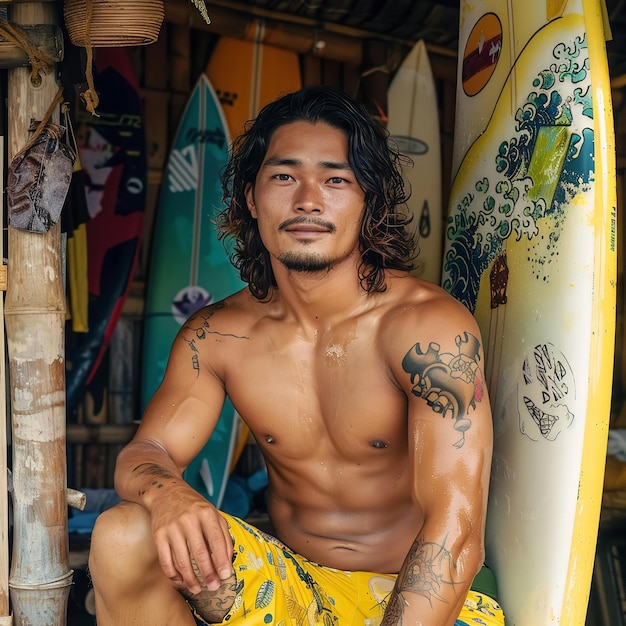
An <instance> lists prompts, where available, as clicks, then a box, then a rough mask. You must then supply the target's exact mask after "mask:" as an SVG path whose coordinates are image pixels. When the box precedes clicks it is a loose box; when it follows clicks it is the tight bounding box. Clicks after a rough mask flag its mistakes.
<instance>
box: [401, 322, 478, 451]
mask: <svg viewBox="0 0 626 626" xmlns="http://www.w3.org/2000/svg"><path fill="white" fill-rule="evenodd" d="M456 345H457V348H458V354H452V353H449V352H440V351H439V350H440V346H439V344H437V343H430V344H429V346H428V350H427V351H426V352H422V348H421V346H420V344H419V343H416V344H415V345H414V346H413V347H412V348H411V349H410V350H409V351H408V352H407V353H406V355H405V356H404V359H403V360H402V369H403V370H404V371H405V372H406V373H407V374H410V376H411V384H412V385H413V388H412V390H411V392H412V393H413V395H415V396H417V397H419V398H424V400H426V402H427V404H428V406H430V407H431V408H432V410H433V411H434V412H435V413H439V414H441V416H442V417H444V418H445V417H450V418H452V419H453V420H454V429H455V430H457V431H458V432H460V433H461V439H460V440H459V441H457V442H456V443H455V444H454V445H455V446H456V447H457V448H460V447H461V446H462V445H463V444H464V443H465V431H466V430H469V428H470V427H471V425H472V421H471V420H470V419H469V418H468V417H467V413H468V412H469V411H470V410H471V409H475V408H476V403H477V402H480V401H481V400H482V399H483V397H484V396H485V382H484V379H483V377H482V374H481V371H480V367H479V365H478V361H479V359H480V356H479V351H480V342H479V341H478V339H477V338H476V337H474V335H471V334H469V333H463V336H461V335H458V336H457V337H456Z"/></svg>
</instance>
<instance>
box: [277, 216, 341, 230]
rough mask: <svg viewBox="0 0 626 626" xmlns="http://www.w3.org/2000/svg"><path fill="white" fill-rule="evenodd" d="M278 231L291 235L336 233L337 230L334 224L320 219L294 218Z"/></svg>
mask: <svg viewBox="0 0 626 626" xmlns="http://www.w3.org/2000/svg"><path fill="white" fill-rule="evenodd" d="M278 230H279V231H286V232H290V233H334V232H335V230H337V228H336V226H335V225H334V224H333V223H332V222H327V221H325V220H321V219H319V218H311V217H292V218H291V219H288V220H285V221H284V222H282V223H281V224H280V225H279V226H278Z"/></svg>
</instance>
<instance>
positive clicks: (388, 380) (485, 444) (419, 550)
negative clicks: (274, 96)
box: [90, 87, 503, 626]
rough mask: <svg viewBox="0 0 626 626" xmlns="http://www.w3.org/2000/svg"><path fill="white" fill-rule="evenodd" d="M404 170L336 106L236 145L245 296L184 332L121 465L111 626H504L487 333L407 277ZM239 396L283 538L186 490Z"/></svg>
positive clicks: (235, 225)
mask: <svg viewBox="0 0 626 626" xmlns="http://www.w3.org/2000/svg"><path fill="white" fill-rule="evenodd" d="M399 167H400V159H399V156H398V154H397V152H396V151H395V150H394V148H393V147H392V145H390V144H388V142H387V138H386V133H385V132H384V131H383V130H382V129H381V128H379V126H378V125H377V124H376V123H375V122H373V121H372V120H370V118H369V117H368V115H367V112H366V110H365V108H364V107H363V106H362V105H361V104H360V103H359V102H357V101H355V100H353V99H352V98H350V97H348V96H347V95H346V94H344V93H343V92H341V91H339V90H334V89H329V88H325V87H310V88H305V89H303V90H301V91H299V92H296V93H295V94H290V95H287V96H285V97H283V98H281V99H279V100H278V101H276V102H275V103H272V104H270V105H269V106H267V107H266V108H265V109H264V110H263V111H262V112H261V113H260V114H259V116H258V117H257V119H256V121H255V123H254V124H252V125H250V126H249V127H248V129H247V131H246V133H244V135H243V136H242V137H240V138H239V139H238V140H237V141H236V142H235V144H234V146H233V149H232V152H231V160H230V162H229V166H228V168H227V171H226V172H225V175H224V179H223V182H224V189H225V201H226V209H225V211H224V212H223V213H222V214H221V216H220V220H219V227H220V232H221V234H222V236H231V237H234V238H235V243H236V250H235V255H234V262H235V264H236V265H237V267H238V268H239V271H240V272H241V276H242V278H243V279H244V280H245V281H246V282H247V283H248V284H249V287H248V288H246V289H244V290H242V291H240V292H238V293H236V294H234V295H233V296H231V297H229V298H227V299H226V300H224V301H222V302H219V303H217V304H213V305H210V306H208V307H206V308H204V309H202V310H201V311H199V312H198V313H196V314H194V315H193V316H192V317H191V318H190V319H189V321H188V322H187V323H186V324H185V325H184V326H183V328H182V329H181V331H180V332H179V334H178V336H177V338H176V340H175V341H174V344H173V347H172V351H171V356H170V360H169V363H168V367H167V372H166V374H165V378H164V380H163V383H162V384H161V386H160V388H159V389H158V391H157V392H156V394H155V395H154V398H153V399H152V401H151V403H150V405H149V406H148V408H147V410H146V413H145V416H144V418H143V420H142V422H141V425H140V427H139V429H138V431H137V434H136V435H135V437H134V438H133V440H132V441H131V442H130V443H129V444H128V445H127V446H126V447H125V448H124V450H123V451H122V452H121V454H120V455H119V459H118V462H117V467H116V472H115V487H116V489H117V491H118V493H119V495H120V496H121V497H122V499H123V500H124V502H122V503H121V504H120V505H118V506H116V507H114V508H113V509H110V510H108V511H106V512H105V513H103V514H102V515H101V516H100V517H99V519H98V522H97V524H96V527H95V529H94V533H93V537H92V545H91V556H90V571H91V575H92V578H93V583H94V588H95V592H96V607H97V621H98V626H110V625H117V626H119V625H125V624H138V625H139V624H145V625H149V626H160V625H161V626H166V625H167V626H185V625H189V626H191V625H193V624H194V623H195V621H194V614H195V617H196V618H197V619H199V620H201V621H202V622H204V623H227V624H239V623H242V622H244V621H245V620H248V621H246V623H249V624H252V625H255V624H277V625H287V624H307V625H308V624H323V625H331V624H335V625H337V626H351V625H359V626H374V625H378V624H383V625H385V626H390V625H394V626H395V625H403V626H406V625H411V626H415V625H420V626H449V625H452V624H455V621H456V620H457V618H458V619H459V621H458V622H456V623H457V624H464V623H466V622H465V621H461V620H468V622H469V619H470V618H471V617H472V616H474V617H480V618H481V620H482V622H479V623H483V624H489V625H496V624H498V625H501V624H503V617H502V613H501V610H500V608H499V607H498V605H497V604H496V602H495V601H494V600H493V599H492V598H490V597H488V595H485V594H484V593H481V590H479V591H477V592H475V591H469V590H470V585H472V581H473V579H474V577H475V575H476V574H477V573H478V572H479V570H481V566H482V564H483V556H484V555H483V552H484V548H483V537H484V527H485V511H486V503H487V492H488V483H489V469H490V462H491V450H492V423H491V412H490V408H489V401H488V398H487V391H486V389H485V383H484V378H483V372H482V364H483V351H482V347H481V342H480V334H479V330H478V328H477V325H476V323H475V321H474V318H473V317H472V315H471V314H470V313H469V312H468V311H467V310H466V309H465V308H464V307H463V306H462V305H461V304H459V303H458V302H457V301H456V300H454V299H453V298H452V297H450V296H449V295H447V294H446V293H445V292H444V291H443V290H441V289H440V288H439V287H437V286H435V285H433V284H430V283H426V282H424V281H420V280H417V279H415V278H412V277H410V276H409V274H408V273H407V270H408V269H410V267H411V263H412V260H413V257H414V249H415V243H414V241H413V237H412V235H411V234H410V233H411V231H410V227H409V225H408V219H407V213H406V205H405V201H406V197H405V191H404V187H403V184H402V177H401V174H400V169H399ZM172 262H176V260H175V259H172ZM226 396H228V397H229V398H230V400H231V401H232V403H233V404H234V406H235V407H236V409H237V411H238V412H239V414H240V415H241V416H242V418H243V419H244V420H245V422H246V423H247V425H248V426H249V427H250V430H251V432H252V434H253V435H254V437H255V439H256V441H257V443H258V445H259V448H260V450H261V452H262V453H263V456H264V458H265V462H266V465H267V471H268V479H269V490H268V502H267V506H268V512H269V516H270V519H271V522H272V525H273V529H274V531H275V536H276V537H275V538H273V537H269V536H267V535H264V534H263V533H261V532H260V531H258V530H257V529H254V528H252V527H250V526H249V525H247V524H246V523H245V522H243V521H241V520H237V519H236V518H233V517H231V516H228V515H226V514H224V513H222V512H220V511H218V510H216V508H215V507H214V506H212V505H211V504H210V503H209V502H207V501H206V500H205V499H204V498H203V497H202V496H201V495H199V494H198V493H197V492H195V491H194V490H193V489H192V488H191V487H190V486H189V485H188V484H187V483H186V482H185V481H184V480H183V478H182V473H183V470H184V469H185V467H186V466H187V465H188V464H189V463H190V461H191V460H192V459H193V458H194V457H195V456H196V455H197V454H198V453H199V452H200V450H201V448H202V447H203V445H204V443H205V442H206V441H207V439H208V438H209V437H210V435H211V433H212V432H213V429H214V428H215V425H216V422H217V420H218V418H219V415H220V410H221V408H222V405H223V403H224V400H225V397H226ZM482 591H484V589H483V590H482ZM459 615H460V616H459ZM222 620H223V622H222ZM472 623H474V622H472Z"/></svg>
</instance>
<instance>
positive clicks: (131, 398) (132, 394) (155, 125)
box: [68, 0, 626, 487]
mask: <svg viewBox="0 0 626 626" xmlns="http://www.w3.org/2000/svg"><path fill="white" fill-rule="evenodd" d="M187 5H189V3H188V2H186V1H182V0H168V2H167V4H166V21H165V22H164V24H163V27H162V29H161V32H160V36H159V39H158V41H157V42H156V43H154V44H151V45H149V46H145V47H137V48H133V49H131V52H132V58H133V62H134V66H135V70H136V74H137V76H138V78H139V82H140V85H141V92H142V96H143V102H144V110H145V125H146V130H147V138H148V165H149V180H148V194H147V207H146V219H145V234H144V240H143V245H142V248H141V253H140V260H139V264H138V267H137V271H136V275H135V280H134V284H133V287H132V289H131V294H130V296H129V298H128V300H127V303H126V307H125V310H124V313H123V315H122V319H121V322H120V324H119V326H120V330H119V333H120V334H122V333H123V334H125V335H129V334H130V336H131V339H130V340H129V339H128V338H127V339H122V340H121V341H122V345H129V344H128V342H129V341H130V345H132V349H133V351H134V355H133V361H132V362H133V363H134V370H133V372H132V376H130V377H129V378H128V379H127V380H126V381H125V385H126V388H125V389H120V383H119V377H118V380H117V382H116V383H114V384H113V385H112V386H111V389H113V390H117V391H118V392H119V397H118V398H114V399H112V400H115V401H111V402H109V404H108V406H107V407H105V411H104V414H103V415H101V416H100V417H99V419H98V421H99V423H100V425H101V426H102V424H104V425H105V426H104V428H102V427H100V430H99V431H98V432H97V433H95V431H91V434H89V435H88V434H87V433H86V431H85V432H83V431H81V432H79V431H76V430H72V429H70V430H69V431H68V443H69V444H72V443H74V444H75V446H74V451H75V455H74V459H75V463H74V471H73V474H72V468H70V475H69V479H70V486H76V487H111V486H112V472H113V464H114V458H115V455H116V454H117V452H118V450H119V449H120V447H121V445H122V444H123V443H125V442H126V441H127V440H128V438H129V437H130V436H131V434H132V432H133V427H132V424H131V422H132V420H133V419H138V418H139V417H140V416H139V415H138V411H139V400H138V395H139V392H138V384H139V374H140V373H139V371H138V368H139V364H140V358H139V353H140V350H141V331H142V315H143V298H144V294H145V280H146V275H147V270H148V265H149V260H150V252H151V249H150V245H151V232H152V226H153V222H154V214H155V210H156V206H157V200H158V195H159V190H160V185H161V179H162V174H163V168H164V165H165V161H166V158H167V154H168V150H169V146H170V143H171V141H172V138H173V135H174V133H175V131H176V127H177V124H178V121H179V119H180V117H181V114H182V112H183V108H184V106H185V104H186V102H187V98H188V96H189V93H190V91H191V89H192V87H193V85H194V84H195V82H196V80H197V78H198V76H199V74H200V73H201V72H202V71H203V70H204V68H205V67H206V64H207V61H208V59H209V57H210V54H211V51H212V50H213V47H214V45H215V42H216V40H217V37H218V36H220V35H221V34H225V35H229V36H244V33H245V30H246V20H242V18H241V16H237V15H234V14H231V13H229V12H228V11H227V10H225V9H220V8H219V7H218V9H216V10H218V15H215V13H214V12H213V10H212V11H211V12H212V18H214V24H212V25H211V26H207V25H206V24H204V23H203V22H202V21H201V19H199V17H198V16H197V15H195V13H196V12H195V9H192V10H191V12H190V10H189V7H188V6H187ZM248 19H251V18H248ZM312 33H313V31H312V30H311V29H310V28H308V27H306V28H305V27H304V26H303V27H298V26H294V25H290V26H289V27H288V28H287V27H285V25H281V24H279V23H274V24H273V28H271V29H270V30H269V34H268V41H269V42H271V43H274V44H276V45H285V46H286V47H290V48H291V49H295V50H297V51H298V52H299V53H300V59H301V67H302V75H303V81H304V83H305V84H334V85H340V86H342V87H344V88H345V89H346V90H347V91H349V92H350V93H353V94H355V95H357V96H359V97H362V98H363V99H364V100H365V99H367V98H368V97H369V96H371V95H372V94H378V101H380V102H383V101H384V93H385V90H386V85H387V83H388V81H389V79H390V77H391V75H392V73H393V70H395V69H396V68H397V66H398V65H399V63H400V61H401V59H402V57H403V55H404V54H405V53H406V52H408V49H409V48H408V44H407V43H406V42H391V41H384V40H366V39H359V38H355V37H353V36H352V37H351V36H348V35H345V34H344V35H342V36H339V35H334V36H333V37H330V38H329V42H328V44H329V45H326V46H325V47H324V48H323V49H318V48H317V47H316V46H315V41H314V36H315V35H314V34H312ZM429 53H430V61H431V65H432V69H433V74H434V76H435V80H436V83H437V90H438V96H439V123H440V130H441V142H442V165H443V177H442V193H443V196H442V197H443V206H444V208H445V207H446V206H447V201H448V190H449V187H450V182H451V181H450V169H451V162H452V146H453V138H454V119H455V90H456V58H455V57H454V56H451V55H450V54H449V53H448V52H447V51H445V50H439V49H429ZM372 70H373V71H372ZM613 101H614V113H615V127H616V146H617V170H618V179H617V182H618V206H621V199H622V197H623V192H624V171H625V170H626V97H625V96H624V91H623V90H621V89H620V90H617V89H616V90H615V91H614V93H613ZM618 219H619V237H618V257H619V258H618V263H619V268H618V312H617V336H616V358H615V376H614V394H613V417H612V423H613V425H618V426H620V427H626V349H624V345H623V344H624V342H625V341H626V331H625V329H624V324H625V321H624V310H625V306H624V299H625V297H626V294H625V290H624V287H623V279H624V269H625V268H624V260H623V256H624V255H623V254H622V251H623V249H624V228H625V227H624V225H623V223H622V220H621V215H619V217H618ZM116 332H118V331H116ZM114 343H115V342H114ZM112 350H113V351H114V350H115V348H114V347H113V348H112ZM115 361H116V356H115V354H114V355H113V357H110V358H109V363H110V365H109V376H115V375H114V374H113V373H112V372H111V369H112V368H113V369H114V368H115V367H116V366H115ZM111 363H113V365H111ZM85 410H87V411H88V410H89V407H85ZM107 425H108V430H106V429H107ZM105 431H106V432H105ZM94 433H95V434H94ZM104 441H106V442H108V443H107V444H104V443H103V442H104Z"/></svg>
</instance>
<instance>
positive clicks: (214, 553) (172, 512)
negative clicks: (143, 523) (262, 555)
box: [150, 481, 234, 595]
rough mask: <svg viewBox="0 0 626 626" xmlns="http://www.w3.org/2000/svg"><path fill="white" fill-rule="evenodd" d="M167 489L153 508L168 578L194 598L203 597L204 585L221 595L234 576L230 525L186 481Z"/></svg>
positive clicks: (156, 540)
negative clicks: (222, 587) (201, 592)
mask: <svg viewBox="0 0 626 626" xmlns="http://www.w3.org/2000/svg"><path fill="white" fill-rule="evenodd" d="M165 489H166V490H165ZM165 489H164V493H163V494H161V495H160V497H158V498H155V499H154V501H153V502H152V504H151V506H150V512H151V516H152V532H153V535H154V541H155V543H156V547H157V552H158V555H159V562H160V564H161V567H162V568H163V571H164V572H165V575H166V576H167V577H168V578H169V579H170V580H171V582H172V585H174V586H175V587H176V588H185V589H187V590H188V591H189V593H191V594H193V595H195V594H197V593H200V590H201V584H204V585H206V588H207V589H208V590H209V591H217V590H218V589H219V588H220V586H221V585H222V583H223V581H225V580H227V579H228V578H230V577H231V576H233V575H234V570H233V566H232V556H233V545H232V540H231V537H230V533H229V532H228V526H227V524H226V521H225V520H224V518H223V517H222V515H220V513H219V511H218V510H217V509H216V508H215V507H214V506H213V505H212V504H211V503H210V502H208V501H207V500H205V499H204V498H203V497H202V496H201V495H200V494H198V493H197V492H195V491H194V490H193V489H192V488H191V487H189V485H187V484H186V483H184V481H181V482H180V483H179V484H177V485H168V486H167V487H166V488H165ZM196 572H197V573H196Z"/></svg>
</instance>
